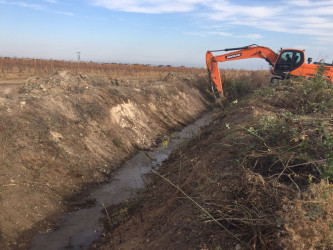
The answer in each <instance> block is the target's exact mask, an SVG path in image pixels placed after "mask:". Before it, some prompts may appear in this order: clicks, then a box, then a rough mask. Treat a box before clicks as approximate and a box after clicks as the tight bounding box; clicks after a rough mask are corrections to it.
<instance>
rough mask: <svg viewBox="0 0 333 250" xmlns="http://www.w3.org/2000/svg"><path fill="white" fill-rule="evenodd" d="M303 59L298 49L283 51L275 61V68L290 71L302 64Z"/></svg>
mask: <svg viewBox="0 0 333 250" xmlns="http://www.w3.org/2000/svg"><path fill="white" fill-rule="evenodd" d="M303 61H304V58H303V55H302V52H300V51H283V52H282V53H281V55H280V57H279V60H278V62H277V63H276V66H275V69H276V70H278V71H292V70H294V69H296V68H298V67H299V66H301V65H302V63H303Z"/></svg>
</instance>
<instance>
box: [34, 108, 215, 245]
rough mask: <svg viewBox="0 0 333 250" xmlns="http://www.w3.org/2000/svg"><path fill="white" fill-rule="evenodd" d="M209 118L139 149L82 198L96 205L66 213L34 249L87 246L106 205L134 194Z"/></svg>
mask: <svg viewBox="0 0 333 250" xmlns="http://www.w3.org/2000/svg"><path fill="white" fill-rule="evenodd" d="M210 121H211V114H206V115H205V116H204V117H202V118H201V119H199V120H197V121H196V122H195V123H193V124H191V125H189V126H187V127H185V128H184V129H183V130H182V131H180V132H177V133H174V134H173V135H172V136H171V138H170V140H168V141H165V142H164V143H162V145H161V146H159V147H157V148H155V149H153V150H151V151H140V152H139V153H137V154H136V155H135V156H134V157H133V158H131V159H129V160H127V161H126V163H125V164H124V165H123V166H122V167H121V168H120V170H119V171H118V173H117V175H116V176H115V177H114V179H113V180H112V181H111V182H110V183H107V184H104V185H102V186H101V187H99V188H98V189H96V190H94V191H93V192H92V193H91V194H90V195H89V196H88V197H86V198H85V199H83V200H81V202H82V203H83V204H89V202H90V201H94V203H95V204H94V205H91V206H90V207H89V208H85V209H80V210H78V211H75V212H72V213H70V214H67V215H65V216H63V218H62V219H61V221H60V222H58V224H57V226H56V228H57V230H56V231H54V232H51V233H48V234H43V235H38V236H37V237H36V239H35V240H34V242H33V245H32V248H31V249H36V250H37V249H64V248H66V247H68V246H70V247H71V249H87V248H88V247H89V246H90V244H91V243H92V241H93V240H96V239H97V237H99V236H100V234H101V232H102V229H103V228H102V225H101V224H100V220H101V218H103V217H104V213H102V211H103V208H104V207H108V206H110V205H112V204H118V203H120V202H123V201H124V200H127V199H130V198H133V197H135V194H136V192H137V191H138V190H139V189H142V188H144V187H145V186H146V184H147V183H149V182H150V179H149V177H148V178H147V174H148V173H150V172H151V168H154V169H158V167H159V166H160V164H161V163H162V161H164V160H165V159H166V158H167V157H168V156H169V155H170V153H171V152H173V151H174V150H175V149H177V148H178V147H179V145H180V144H182V143H184V142H186V140H189V139H191V138H193V136H195V135H197V133H198V131H199V130H200V128H201V127H203V126H205V125H208V124H209V122H210Z"/></svg>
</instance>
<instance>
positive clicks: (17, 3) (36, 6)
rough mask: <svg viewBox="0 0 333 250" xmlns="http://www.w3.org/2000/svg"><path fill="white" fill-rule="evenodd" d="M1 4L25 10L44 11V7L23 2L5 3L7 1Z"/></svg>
mask: <svg viewBox="0 0 333 250" xmlns="http://www.w3.org/2000/svg"><path fill="white" fill-rule="evenodd" d="M3 3H5V4H10V5H17V6H21V7H25V8H31V9H35V10H43V9H45V7H44V6H42V5H39V4H32V3H27V2H23V1H22V2H16V1H13V2H12V1H11V2H7V1H4V2H3Z"/></svg>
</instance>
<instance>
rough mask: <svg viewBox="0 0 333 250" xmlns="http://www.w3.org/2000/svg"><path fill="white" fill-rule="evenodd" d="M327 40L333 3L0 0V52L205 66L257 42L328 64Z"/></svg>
mask: <svg viewBox="0 0 333 250" xmlns="http://www.w3.org/2000/svg"><path fill="white" fill-rule="evenodd" d="M332 41H333V0H251V1H249V0H214V1H212V0H73V1H69V0H29V1H25V0H17V1H16V0H14V1H12V0H0V56H9V57H29V58H43V59H59V60H78V58H77V52H80V57H81V60H82V61H97V62H116V63H140V64H152V65H161V64H162V65H173V66H187V67H205V53H206V51H207V50H217V49H225V48H232V47H241V46H246V45H250V44H258V45H261V46H266V47H269V48H271V49H272V50H274V51H275V52H278V51H279V50H280V49H281V48H296V49H305V54H306V57H312V58H313V59H314V61H319V60H320V59H324V60H325V61H326V62H331V61H332V60H333V46H332ZM221 53H222V52H221ZM216 55H218V54H216ZM220 67H221V68H238V69H268V68H269V67H268V64H267V62H265V61H264V60H262V59H246V60H238V61H233V62H226V63H224V65H223V66H222V65H220Z"/></svg>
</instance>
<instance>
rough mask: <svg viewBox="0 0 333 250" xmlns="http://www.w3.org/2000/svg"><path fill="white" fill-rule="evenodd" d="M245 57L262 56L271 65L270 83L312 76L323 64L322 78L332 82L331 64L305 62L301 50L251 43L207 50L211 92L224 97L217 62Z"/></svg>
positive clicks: (332, 69) (332, 70) (332, 68)
mask: <svg viewBox="0 0 333 250" xmlns="http://www.w3.org/2000/svg"><path fill="white" fill-rule="evenodd" d="M220 51H226V52H228V51H232V52H229V53H226V54H222V55H218V56H214V55H213V54H212V53H213V52H220ZM247 58H262V59H264V60H266V61H267V62H268V63H269V65H270V66H271V67H272V75H273V76H272V78H271V84H273V85H275V84H277V83H278V82H279V81H280V80H283V79H288V78H291V77H297V76H304V77H310V78H311V77H314V76H315V74H316V71H317V70H318V69H319V67H321V66H324V67H325V72H324V75H323V76H324V78H326V79H327V80H329V81H331V82H332V83H333V64H328V63H322V62H314V63H313V64H311V62H312V58H308V61H307V63H305V54H304V51H303V50H298V49H281V50H280V52H279V53H275V52H274V51H273V50H271V49H270V48H267V47H263V46H258V45H256V44H252V45H249V46H245V47H240V48H229V49H223V50H213V51H207V53H206V65H207V70H208V75H209V82H210V85H211V88H212V91H213V93H218V94H219V95H220V96H221V97H224V93H223V88H222V82H221V76H220V72H219V68H218V62H226V61H234V60H240V59H247Z"/></svg>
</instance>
